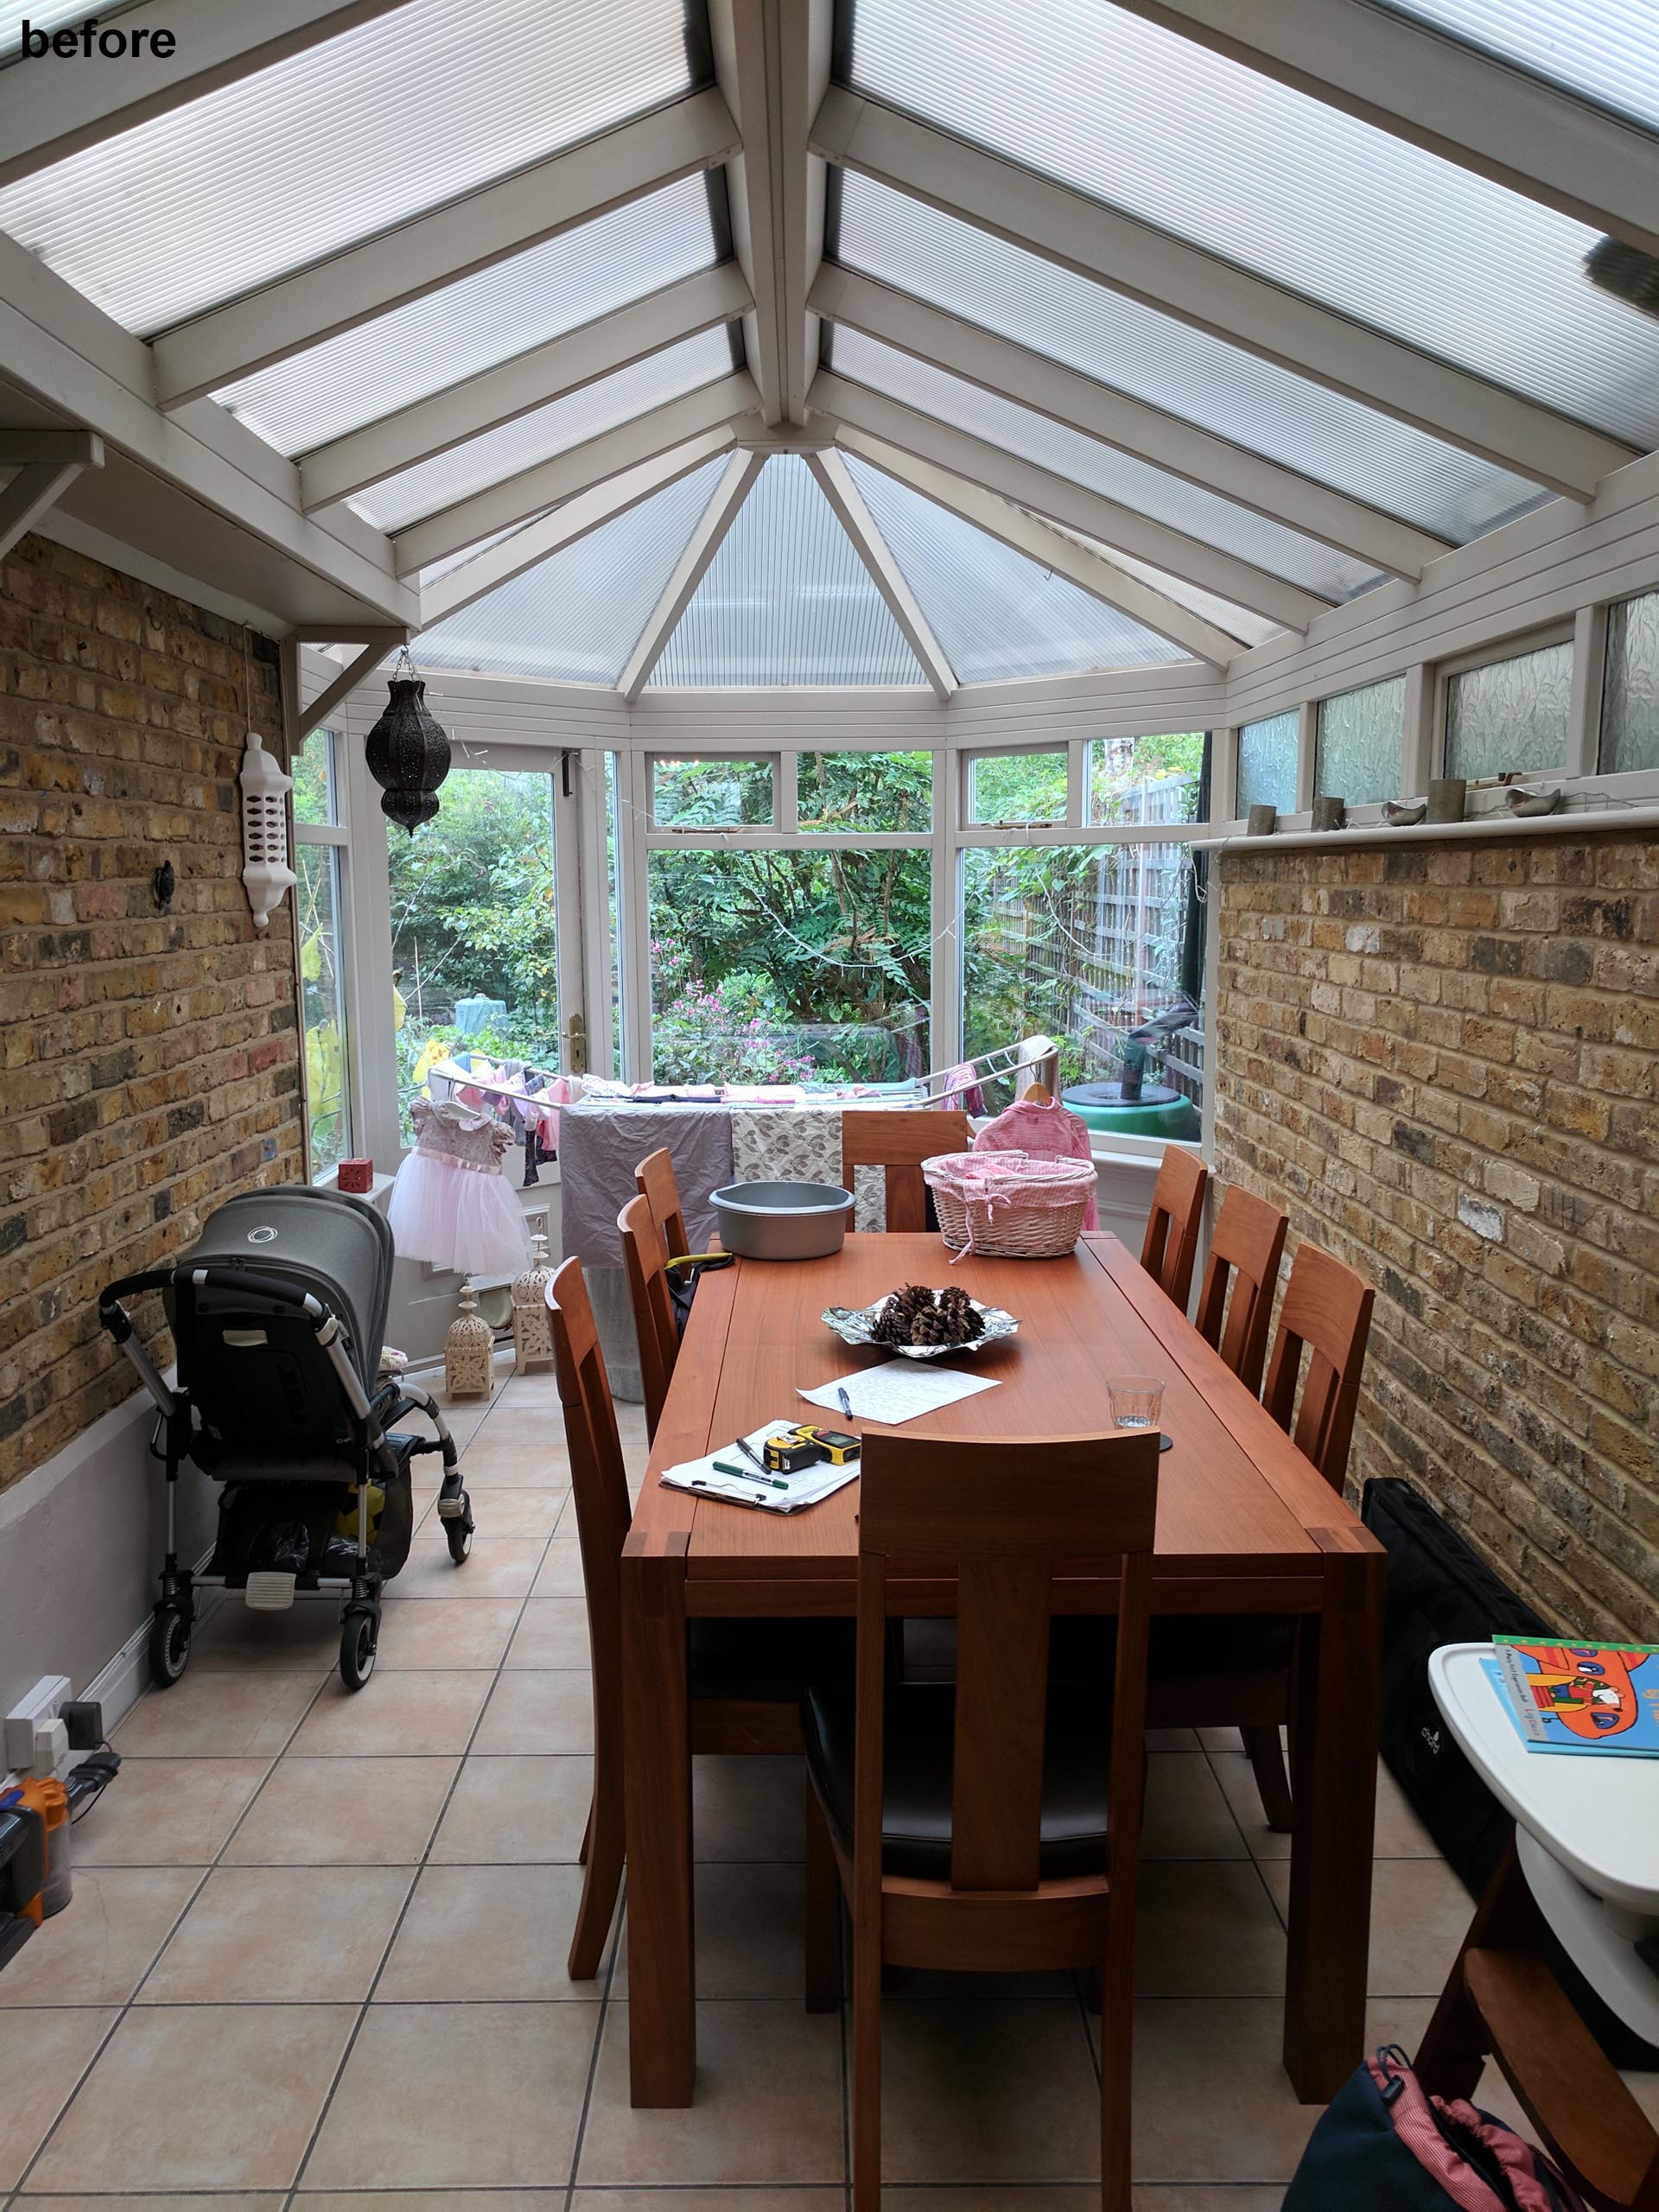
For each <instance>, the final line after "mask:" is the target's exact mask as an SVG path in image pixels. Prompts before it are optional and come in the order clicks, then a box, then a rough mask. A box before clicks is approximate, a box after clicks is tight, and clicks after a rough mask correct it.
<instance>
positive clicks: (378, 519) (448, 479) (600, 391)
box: [349, 327, 732, 530]
mask: <svg viewBox="0 0 1659 2212" xmlns="http://www.w3.org/2000/svg"><path fill="white" fill-rule="evenodd" d="M731 372H732V341H731V339H730V337H729V335H728V333H727V331H726V330H725V328H724V327H721V328H717V329H715V330H702V331H698V332H697V333H696V334H695V335H694V336H692V337H690V338H682V339H680V340H678V341H677V343H676V344H674V345H672V346H663V347H662V348H661V349H660V350H659V351H658V352H657V353H647V354H646V355H645V358H644V359H643V360H639V361H631V362H630V363H629V364H628V365H627V367H626V368H625V369H617V370H615V371H613V373H612V374H611V375H609V376H607V377H601V378H598V379H597V380H596V381H595V382H594V383H593V384H588V385H582V388H581V390H580V391H567V392H564V393H563V394H562V395H561V397H559V398H557V399H554V400H550V401H549V402H548V404H547V405H546V406H545V407H537V408H536V409H535V410H533V411H532V412H531V413H530V414H528V415H520V416H516V417H515V419H514V420H513V421H512V422H511V423H499V424H498V425H497V426H496V428H495V429H493V430H486V431H485V432H483V434H482V435H480V436H479V437H476V438H468V439H467V442H465V444H464V445H459V446H452V447H451V448H450V449H449V451H448V453H441V454H434V456H433V457H432V459H431V460H430V461H421V462H419V463H418V464H417V465H416V467H413V468H405V469H404V470H402V471H401V472H400V473H399V474H397V475H396V476H389V477H388V478H387V479H386V480H385V482H384V483H381V484H376V485H373V486H371V487H370V489H369V490H368V491H366V492H359V493H357V494H356V496H355V497H354V498H353V499H352V500H351V501H350V502H349V504H350V505H352V506H353V507H355V508H356V509H357V512H359V514H360V515H362V516H363V517H364V518H365V520H366V521H369V522H372V524H374V526H375V528H376V529H377V530H402V529H403V528H404V526H405V525H406V524H410V523H411V522H414V521H416V519H417V518H419V517H420V516H422V515H429V514H435V513H436V512H437V511H438V510H439V508H441V507H448V506H453V505H454V503H455V501H456V500H457V499H469V498H470V497H471V496H472V494H473V493H474V492H481V491H482V490H483V489H484V487H485V486H486V485H489V484H498V483H499V482H500V481H501V480H502V478H503V477H506V476H516V475H517V474H518V472H519V471H520V469H524V468H533V467H535V466H536V465H537V462H538V461H549V460H550V459H551V458H552V457H553V455H554V454H561V453H568V452H569V450H570V448H571V447H573V446H579V445H582V444H585V443H586V442H587V441H588V439H589V438H597V437H600V436H601V435H603V434H604V433H605V432H606V431H607V430H611V429H615V428H616V426H617V424H618V423H626V422H631V421H632V419H633V417H634V416H638V415H646V414H649V413H650V411H651V410H652V408H653V407H662V406H665V405H666V404H667V403H668V402H669V401H670V400H671V399H678V398H679V397H681V395H682V394H683V393H684V392H688V391H696V389H697V388H698V386H699V385H705V384H713V383H714V382H715V380H716V379H717V378H721V377H725V376H729V375H730V374H731Z"/></svg>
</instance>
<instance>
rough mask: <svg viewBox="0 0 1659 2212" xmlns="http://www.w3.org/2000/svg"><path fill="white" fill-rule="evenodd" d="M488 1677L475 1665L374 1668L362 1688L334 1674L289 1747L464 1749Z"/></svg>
mask: <svg viewBox="0 0 1659 2212" xmlns="http://www.w3.org/2000/svg"><path fill="white" fill-rule="evenodd" d="M492 1679H493V1678H492V1677H491V1676H490V1675H487V1674H485V1673H483V1672H482V1671H480V1670H479V1669H473V1670H472V1671H470V1672H465V1671H462V1672H457V1673H454V1674H397V1673H396V1672H393V1673H391V1674H386V1675H382V1674H379V1673H377V1674H376V1675H375V1676H374V1679H373V1680H372V1681H371V1682H370V1683H369V1684H368V1686H367V1687H366V1688H364V1689H361V1690H348V1689H347V1688H346V1685H345V1684H344V1683H343V1682H342V1681H340V1680H339V1679H338V1678H337V1677H336V1679H335V1680H334V1681H330V1682H328V1683H327V1684H325V1686H324V1688H323V1691H322V1694H321V1697H319V1698H318V1700H317V1701H316V1704H315V1706H314V1707H312V1709H311V1711H310V1713H308V1715H307V1716H306V1719H305V1724H304V1726H302V1728H301V1730H300V1732H299V1734H298V1735H297V1736H296V1738H294V1749H295V1750H296V1751H297V1752H299V1753H301V1754H302V1756H305V1757H307V1758H339V1757H340V1756H341V1755H352V1756H356V1757H359V1758H389V1757H391V1758H411V1757H435V1756H436V1755H438V1754H440V1753H442V1752H446V1751H457V1752H459V1751H465V1750H466V1748H467V1738H469V1737H470V1736H471V1734H472V1732H473V1727H474V1723H475V1722H476V1720H477V1719H478V1716H479V1714H480V1713H481V1712H482V1711H483V1708H484V1700H485V1699H486V1696H487V1695H488V1694H489V1688H490V1683H491V1681H492Z"/></svg>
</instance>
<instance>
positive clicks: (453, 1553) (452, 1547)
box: [443, 1491, 476, 1567]
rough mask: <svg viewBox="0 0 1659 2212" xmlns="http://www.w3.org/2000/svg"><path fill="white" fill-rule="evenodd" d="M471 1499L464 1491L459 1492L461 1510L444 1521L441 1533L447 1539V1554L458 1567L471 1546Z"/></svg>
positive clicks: (474, 1524)
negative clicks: (450, 1519) (449, 1519)
mask: <svg viewBox="0 0 1659 2212" xmlns="http://www.w3.org/2000/svg"><path fill="white" fill-rule="evenodd" d="M475 1526H476V1523H475V1522H474V1519H473V1501H472V1500H471V1498H469V1497H467V1493H466V1491H462V1492H461V1511H460V1513H459V1515H458V1516H456V1517H455V1519H454V1520H453V1521H446V1522H444V1524H443V1533H444V1535H445V1537H446V1538H447V1539H448V1545H449V1556H450V1558H451V1559H452V1560H454V1562H455V1565H456V1566H457V1567H459V1566H460V1565H461V1561H462V1560H464V1559H465V1558H466V1556H467V1553H468V1552H470V1551H471V1549H472V1548H473V1530H474V1527H475Z"/></svg>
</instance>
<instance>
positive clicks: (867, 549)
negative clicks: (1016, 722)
mask: <svg viewBox="0 0 1659 2212" xmlns="http://www.w3.org/2000/svg"><path fill="white" fill-rule="evenodd" d="M806 465H807V467H809V468H810V470H811V472H812V474H813V475H814V477H815V478H816V479H817V485H818V489H819V490H820V491H821V492H822V493H823V496H824V498H825V499H828V500H829V505H830V507H831V508H832V510H833V511H834V512H835V516H836V520H837V521H838V522H839V523H840V524H841V526H842V529H843V530H844V531H846V533H847V535H848V537H850V538H851V539H852V541H853V546H854V550H855V551H856V553H857V555H858V557H859V559H860V560H861V561H862V563H864V566H865V567H866V568H867V569H868V570H869V575H870V582H872V583H873V584H874V586H875V588H876V589H877V591H879V592H880V594H881V596H882V598H883V599H884V600H885V601H887V612H888V613H890V614H891V615H892V617H893V620H894V621H895V622H896V623H897V624H898V625H899V629H900V630H901V631H902V632H904V637H905V642H906V645H908V646H909V647H910V650H911V651H912V652H913V653H914V654H915V656H916V658H917V659H918V661H919V662H920V663H921V664H922V672H923V674H924V675H925V677H926V678H927V680H928V682H929V683H931V685H932V687H933V690H934V693H935V696H937V697H938V698H940V699H948V698H949V697H950V695H951V693H952V692H953V691H954V690H956V689H957V671H955V669H953V668H952V667H951V665H950V660H949V659H948V658H947V657H946V654H945V651H944V646H943V645H940V643H939V641H938V638H936V637H935V636H934V634H933V626H932V624H931V622H930V621H929V620H928V619H927V617H926V615H925V614H924V613H923V612H922V610H921V607H920V604H919V602H918V600H917V597H916V594H915V593H914V592H913V591H912V589H911V588H910V584H909V581H908V579H907V578H906V575H905V572H904V570H903V569H901V568H900V567H899V563H898V562H897V560H896V559H895V558H894V556H893V548H892V547H891V546H890V545H889V544H888V543H887V539H886V538H885V537H882V535H881V532H880V530H879V529H878V528H877V526H876V522H875V518H874V515H873V514H872V513H871V512H870V511H869V509H868V507H867V506H866V505H865V504H864V500H863V497H862V495H861V493H860V491H859V488H858V486H857V485H856V484H855V483H854V481H853V479H852V474H851V472H850V471H849V468H848V467H847V463H846V462H845V461H843V460H842V456H841V455H840V454H838V453H834V452H829V453H815V454H808V455H807V457H806Z"/></svg>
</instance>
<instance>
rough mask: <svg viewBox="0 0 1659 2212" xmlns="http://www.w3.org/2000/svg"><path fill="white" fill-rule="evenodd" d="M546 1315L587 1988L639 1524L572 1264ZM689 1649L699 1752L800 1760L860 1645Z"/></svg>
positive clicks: (692, 1643) (698, 1638)
mask: <svg viewBox="0 0 1659 2212" xmlns="http://www.w3.org/2000/svg"><path fill="white" fill-rule="evenodd" d="M636 1203H639V1202H638V1201H636ZM547 1306H548V1319H549V1320H550V1323H551V1325H552V1333H553V1356H554V1363H555V1365H556V1369H557V1370H558V1378H559V1397H560V1400H561V1401H562V1402H563V1408H564V1431H565V1438H566V1440H567V1443H568V1445H569V1456H570V1488H571V1497H572V1501H573V1503H574V1504H575V1515H576V1536H577V1541H578V1542H579V1544H580V1546H581V1549H582V1583H583V1586H584V1588H585V1590H586V1592H587V1598H588V1649H589V1651H590V1654H591V1656H592V1661H593V1695H594V1795H593V1803H592V1806H591V1808H590V1809H589V1812H588V1834H587V1836H586V1838H585V1840H584V1841H583V1845H582V1859H583V1862H584V1864H585V1865H586V1866H587V1870H588V1872H587V1876H586V1878H585V1880H584V1881H583V1884H582V1904H581V1906H580V1908H579V1909H578V1911H577V1914H576V1927H575V1936H574V1937H573V1939H572V1942H571V1945H570V1961H569V1972H570V1978H571V1980H573V1981H587V1980H591V1979H592V1977H593V1976H594V1974H597V1973H598V1972H599V1966H600V1960H601V1955H602V1954H603V1952H604V1948H605V1938H606V1936H607V1934H608V1933H609V1931H610V1926H611V1922H612V1920H613V1917H614V1916H615V1911H616V1897H617V1890H618V1886H619V1885H620V1882H621V1878H622V1867H623V1860H624V1853H625V1841H624V1819H623V1789H622V1579H621V1556H622V1544H623V1540H624V1539H625V1538H626V1535H627V1533H628V1529H629V1526H630V1524H631V1522H632V1518H633V1512H632V1503H631V1502H630V1499H629V1497H628V1478H627V1471H626V1466H625V1465H624V1462H623V1458H622V1444H621V1439H620V1436H619V1434H618V1433H617V1426H616V1408H615V1406H614V1404H613V1401H612V1397H611V1385H610V1378H609V1376H607V1373H606V1370H605V1355H604V1353H603V1351H601V1348H600V1343H599V1332H598V1331H597V1329H596V1328H595V1327H594V1310H593V1306H591V1304H590V1303H589V1301H588V1285H587V1281H586V1279H585V1277H584V1276H583V1274H582V1262H580V1261H579V1260H567V1261H566V1262H565V1263H564V1265H563V1267H562V1268H560V1269H559V1271H558V1273H557V1274H556V1275H555V1276H554V1278H553V1280H552V1281H551V1282H550V1284H549V1285H548V1288H547ZM687 1637H688V1644H689V1650H688V1660H689V1681H690V1697H691V1748H692V1750H693V1751H725V1752H753V1753H758V1754H766V1753H773V1754H775V1753H778V1752H788V1751H799V1749H800V1747H801V1729H800V1697H801V1691H802V1688H803V1685H804V1682H806V1681H809V1680H811V1679H812V1678H813V1677H814V1676H815V1675H817V1673H818V1672H819V1671H820V1670H834V1669H837V1668H839V1669H840V1670H841V1671H842V1673H843V1674H847V1675H849V1676H850V1669H851V1662H852V1637H851V1633H850V1630H849V1624H847V1623H845V1622H841V1621H799V1622H794V1621H788V1622H785V1621H741V1620H707V1621H705V1620H696V1621H692V1622H691V1623H690V1624H689V1626H688V1630H687Z"/></svg>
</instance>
